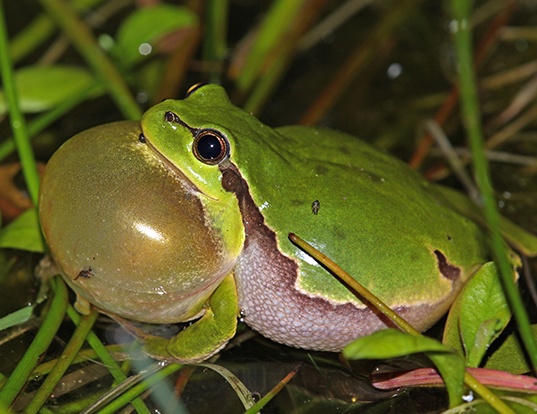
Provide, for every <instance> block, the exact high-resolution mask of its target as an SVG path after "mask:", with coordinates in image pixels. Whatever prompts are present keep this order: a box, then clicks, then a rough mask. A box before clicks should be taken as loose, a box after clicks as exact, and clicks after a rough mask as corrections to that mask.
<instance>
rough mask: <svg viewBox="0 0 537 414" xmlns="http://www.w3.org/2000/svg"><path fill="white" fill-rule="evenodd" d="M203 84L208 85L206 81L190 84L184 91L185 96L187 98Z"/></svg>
mask: <svg viewBox="0 0 537 414" xmlns="http://www.w3.org/2000/svg"><path fill="white" fill-rule="evenodd" d="M205 85H208V83H207V82H199V83H196V84H195V85H192V86H191V87H190V88H188V91H186V97H187V98H188V97H189V96H190V95H192V94H193V93H194V92H196V91H197V90H198V89H199V88H202V87H203V86H205Z"/></svg>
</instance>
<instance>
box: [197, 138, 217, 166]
mask: <svg viewBox="0 0 537 414" xmlns="http://www.w3.org/2000/svg"><path fill="white" fill-rule="evenodd" d="M221 153H222V141H221V140H220V139H219V138H218V137H216V136H215V135H213V134H207V135H204V136H202V137H201V138H200V139H199V140H198V154H199V155H200V156H201V157H203V158H204V159H206V160H214V159H215V158H217V157H218V156H219V155H220V154H221Z"/></svg>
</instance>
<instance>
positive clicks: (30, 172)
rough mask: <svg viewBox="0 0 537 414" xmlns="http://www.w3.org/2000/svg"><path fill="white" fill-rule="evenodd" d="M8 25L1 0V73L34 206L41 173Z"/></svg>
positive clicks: (10, 116)
mask: <svg viewBox="0 0 537 414" xmlns="http://www.w3.org/2000/svg"><path fill="white" fill-rule="evenodd" d="M6 27H7V26H6V22H5V17H4V6H3V4H2V1H1V0H0V73H1V76H2V84H3V86H4V95H5V98H6V102H7V107H8V109H9V120H10V124H11V129H12V131H13V136H14V138H15V145H16V147H17V150H18V153H19V158H20V161H21V164H22V172H23V175H24V179H25V181H26V185H27V187H28V193H29V194H30V199H31V200H32V203H33V204H34V206H37V198H38V193H39V174H38V173H37V166H36V164H35V159H34V155H33V152H32V147H31V145H30V140H29V139H28V131H27V130H26V121H25V119H24V116H23V114H22V112H21V110H20V107H19V103H18V102H19V100H18V97H17V90H16V87H15V80H14V76H13V67H12V64H11V58H10V53H9V42H8V38H7V30H6Z"/></svg>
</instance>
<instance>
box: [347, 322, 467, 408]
mask: <svg viewBox="0 0 537 414" xmlns="http://www.w3.org/2000/svg"><path fill="white" fill-rule="evenodd" d="M417 352H425V353H426V355H427V356H428V357H429V358H430V359H431V361H432V362H433V363H434V364H435V366H436V368H437V369H438V372H439V373H440V375H441V376H442V378H443V380H444V383H445V385H446V388H447V390H448V394H449V402H450V406H451V407H453V406H455V405H457V404H459V403H460V402H461V399H462V393H463V382H464V360H463V358H461V357H460V356H458V355H456V354H454V353H453V352H452V351H451V350H450V349H449V348H448V347H446V346H444V345H442V344H441V343H440V342H438V341H436V340H434V339H431V338H428V337H426V336H421V335H420V336H417V335H410V334H406V333H404V332H401V331H398V330H395V329H385V330H382V331H378V332H375V333H373V334H371V335H368V336H364V337H363V338H358V339H356V340H355V341H353V342H351V343H350V344H349V345H347V346H346V347H345V349H343V356H344V357H345V358H347V359H386V358H396V357H402V356H406V355H409V354H414V353H417Z"/></svg>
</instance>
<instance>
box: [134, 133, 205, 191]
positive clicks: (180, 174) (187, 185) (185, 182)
mask: <svg viewBox="0 0 537 414" xmlns="http://www.w3.org/2000/svg"><path fill="white" fill-rule="evenodd" d="M139 139H140V142H142V143H144V144H146V145H147V146H148V148H149V149H150V150H151V152H152V153H153V154H155V156H156V157H157V159H158V160H159V161H160V162H161V163H162V164H163V165H164V166H165V167H166V168H167V169H168V171H170V172H171V173H172V174H173V175H174V176H175V177H176V178H177V180H179V181H180V182H181V183H182V184H183V185H184V186H185V188H186V189H187V191H188V192H190V193H192V194H194V195H199V194H203V195H204V196H205V197H208V198H213V197H211V196H209V195H207V194H205V193H204V192H203V191H201V190H200V189H199V187H198V186H196V184H194V183H193V182H192V181H191V180H190V179H189V178H188V177H187V176H186V175H185V174H184V173H183V172H182V171H181V170H180V169H179V168H177V166H175V165H174V164H173V163H171V162H170V160H169V159H168V158H166V157H165V156H164V155H162V153H161V152H160V151H159V150H158V149H156V148H155V147H154V146H153V144H152V143H151V141H149V140H148V139H147V137H146V136H145V135H144V133H143V132H141V133H140V136H139Z"/></svg>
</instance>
